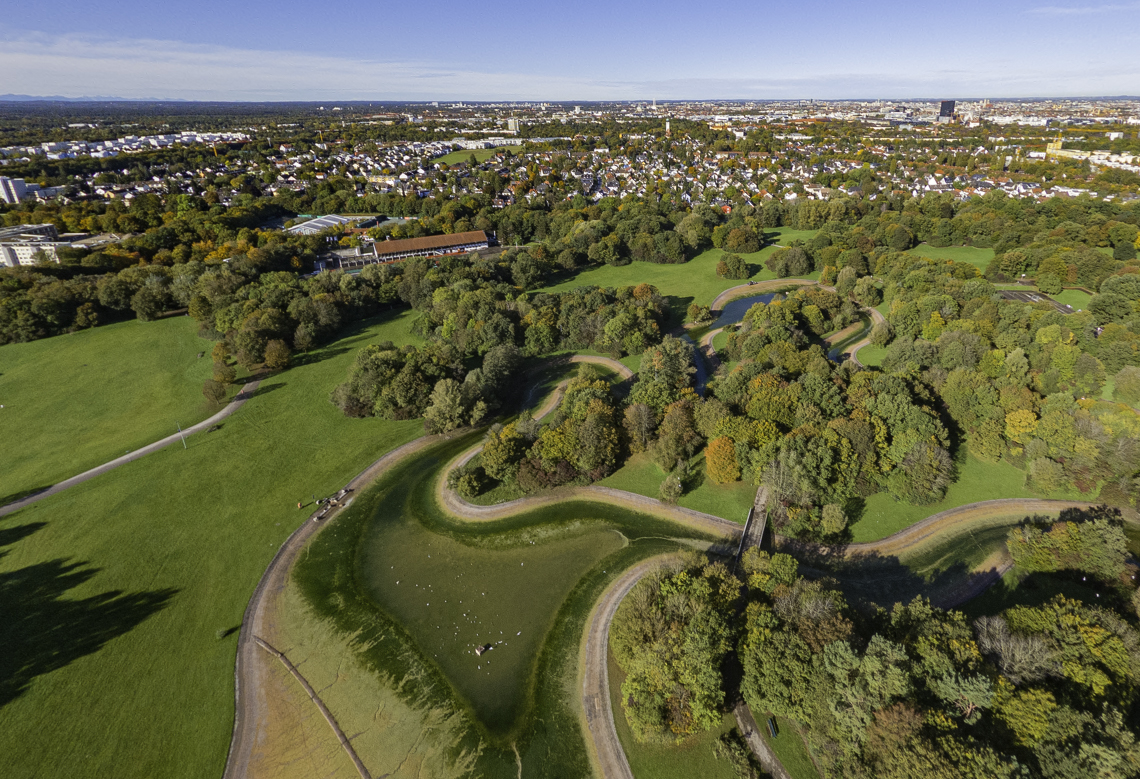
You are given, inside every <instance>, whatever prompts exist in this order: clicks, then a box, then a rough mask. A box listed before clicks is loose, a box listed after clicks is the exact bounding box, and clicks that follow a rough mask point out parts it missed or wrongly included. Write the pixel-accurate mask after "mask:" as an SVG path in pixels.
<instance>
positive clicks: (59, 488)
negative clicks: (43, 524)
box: [0, 381, 261, 517]
mask: <svg viewBox="0 0 1140 779" xmlns="http://www.w3.org/2000/svg"><path fill="white" fill-rule="evenodd" d="M259 384H261V382H260V381H251V382H250V383H249V384H246V385H245V386H244V387H242V388H241V392H239V393H238V394H237V395H235V396H234V399H233V400H231V401H230V402H229V403H227V404H226V406H225V408H223V409H222V410H221V411H219V412H218V413H217V414H214V415H213V416H212V417H210V418H209V419H204V420H202V421H201V422H199V423H198V424H196V425H191V426H190V427H188V428H186V429H185V430H183V431H182V432H181V433H175V434H173V435H168V436H167V437H166V438H162V439H160V440H158V441H155V442H154V443H153V444H147V445H146V446H144V447H143V448H141V449H136V450H134V451H133V452H129V453H127V454H124V455H123V456H122V457H116V458H115V459H114V460H110V461H109V462H105V463H103V464H102V465H97V466H95V467H94V468H92V469H91V470H88V471H84V472H83V473H81V474H79V475H78V476H72V477H71V478H70V479H64V480H63V481H61V482H59V483H58V484H53V485H52V486H50V487H48V488H46V489H43V490H40V491H39V492H35V493H32V494H31V495H28V496H27V497H24V498H20V499H19V500H17V501H13V502H12V503H8V504H6V505H4V506H0V517H3V516H7V515H8V514H11V513H13V512H15V511H19V510H20V509H22V508H26V507H27V506H30V505H32V504H33V503H36V502H37V501H41V500H43V499H44V498H50V497H51V496H52V495H56V494H58V493H60V492H63V491H64V490H66V489H68V488H69V487H74V486H75V485H77V484H82V483H83V482H85V481H90V480H91V479H94V478H95V477H96V476H102V475H103V474H104V473H107V471H113V470H114V469H116V468H118V467H119V466H120V465H126V464H127V463H129V462H134V461H135V460H138V459H139V458H141V457H146V456H147V455H148V454H153V453H154V452H157V451H158V450H159V449H165V448H166V447H168V446H170V445H171V444H174V443H177V442H178V441H180V440H182V439H183V438H184V437H186V436H190V435H193V434H194V433H199V432H201V431H203V430H206V429H208V428H210V427H212V426H214V425H216V424H218V423H219V422H221V421H222V420H223V419H225V418H226V417H228V416H230V415H231V414H233V413H234V412H235V411H237V410H238V409H239V408H241V407H242V406H244V405H245V402H246V401H247V400H249V399H250V398H251V397H253V393H254V391H255V390H256V389H257V387H258V385H259Z"/></svg>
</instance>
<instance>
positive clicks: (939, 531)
mask: <svg viewBox="0 0 1140 779" xmlns="http://www.w3.org/2000/svg"><path fill="white" fill-rule="evenodd" d="M811 283H814V282H811ZM755 286H756V285H753V287H755ZM571 361H573V362H593V363H598V364H602V365H606V366H607V367H610V368H612V369H613V370H615V371H617V372H618V373H619V374H620V375H622V376H623V377H626V378H628V377H629V376H631V375H632V371H630V370H629V369H628V368H625V366H621V365H620V363H616V361H613V360H610V359H608V358H604V357H593V356H584V355H578V356H575V357H574V358H571ZM560 388H561V385H560ZM559 399H560V392H559V391H556V392H554V393H551V396H550V397H549V398H547V400H546V401H545V402H544V403H543V405H542V407H541V408H539V409H536V412H538V413H536V415H535V416H536V418H537V417H541V416H543V415H545V414H548V413H550V412H551V411H553V409H554V408H555V407H556V406H557V403H558V400H559ZM458 434H459V433H458V431H456V432H455V433H452V434H449V435H448V436H425V437H423V438H420V439H417V440H415V441H412V442H410V443H408V444H405V445H404V446H402V447H399V448H398V449H396V450H393V451H392V452H390V453H388V454H387V455H385V456H384V457H382V458H380V459H379V460H377V461H376V462H375V463H373V464H372V465H371V466H370V467H369V468H368V469H366V470H365V471H363V472H362V473H361V474H359V475H358V476H356V477H355V478H354V479H352V481H350V482H349V483H348V485H347V487H346V489H348V490H350V491H353V492H355V491H359V490H360V489H363V488H364V487H366V486H368V485H369V484H371V483H372V482H373V481H375V480H376V479H377V478H378V477H379V476H380V475H381V474H383V473H384V472H386V471H387V470H388V469H390V468H392V467H393V466H394V465H396V464H397V463H399V462H402V461H404V460H406V459H407V458H410V457H413V456H415V455H417V454H418V453H420V452H421V451H423V450H424V449H426V448H428V447H429V446H431V445H433V444H436V443H438V442H440V441H444V440H449V439H450V438H454V437H455V436H456V435H458ZM480 449H481V446H477V447H472V448H471V449H469V450H467V451H466V452H464V453H462V454H461V455H459V456H458V457H456V458H455V459H453V460H452V462H451V463H449V464H448V466H447V467H446V468H444V469H443V471H442V472H441V475H440V477H439V480H438V486H437V493H438V496H439V499H440V503H441V505H442V506H443V507H444V509H445V510H446V511H447V512H448V513H450V514H452V515H453V516H455V517H456V518H459V519H464V520H468V521H476V522H479V521H486V520H491V519H499V518H502V517H506V516H511V515H514V514H518V513H521V512H524V511H530V510H533V509H536V508H540V507H542V506H546V505H550V504H553V503H558V502H562V501H565V500H569V499H574V498H578V499H586V500H591V501H600V502H606V503H612V504H616V505H619V506H623V507H626V508H630V509H633V510H635V511H639V512H644V513H651V514H654V515H657V516H661V517H663V518H667V519H669V520H672V521H674V522H679V523H682V524H684V525H687V526H689V527H692V528H694V529H697V530H700V531H703V532H710V531H711V532H714V533H716V534H718V535H723V536H727V537H728V538H729V539H733V540H735V539H736V538H738V537H739V534H740V532H741V530H742V528H741V526H740V525H739V524H737V523H735V522H731V521H729V520H726V519H722V518H720V517H714V516H712V515H709V514H703V513H701V512H696V511H691V510H688V509H683V508H679V507H676V506H668V505H666V504H663V503H661V502H660V501H657V500H654V499H652V498H647V497H645V496H643V495H637V494H634V493H629V492H625V491H623V490H616V489H612V488H607V487H599V486H596V485H592V486H588V487H575V488H566V489H560V490H554V491H551V492H549V493H547V494H544V495H539V496H528V497H524V498H520V499H518V500H513V501H509V502H507V503H503V504H499V505H493V506H477V505H474V504H471V503H469V502H467V501H465V500H463V499H462V498H460V497H459V496H458V495H457V494H456V493H455V492H454V491H453V490H450V489H448V488H447V484H446V474H447V473H448V472H449V471H450V470H451V469H452V468H454V467H456V466H457V465H458V464H460V463H462V462H465V461H466V460H469V459H470V458H471V457H474V456H475V455H476V454H477V453H478V451H479V450H480ZM348 503H351V498H350V499H349V500H348V501H347V502H346V503H345V504H344V505H348ZM1087 505H1089V504H1087V503H1079V502H1074V501H1050V500H1036V499H1033V500H1029V499H1024V500H1023V499H1016V500H1002V501H985V502H983V503H978V504H971V505H968V506H961V507H958V508H955V509H951V510H948V511H944V512H941V513H939V514H935V515H933V516H931V517H928V518H927V519H925V520H923V521H921V522H919V523H917V524H915V525H913V526H911V527H909V528H906V529H904V530H902V531H900V532H898V533H895V534H894V535H892V536H888V537H887V538H884V539H881V540H879V541H874V542H869V543H863V544H850V545H846V546H831V547H829V546H825V545H819V544H808V543H806V542H798V541H793V540H788V539H781V541H780V546H781V547H782V548H784V549H787V550H789V551H795V550H797V549H798V550H800V551H802V552H808V553H812V554H815V555H817V556H821V555H822V556H830V557H833V558H835V557H840V556H841V557H843V558H848V559H855V560H857V559H858V558H859V556H861V555H896V556H897V555H900V554H905V553H906V552H907V551H910V550H912V549H916V548H919V547H924V546H933V545H935V544H936V543H937V542H938V539H939V538H940V537H941V536H944V535H952V534H955V533H960V532H961V531H962V530H964V529H968V528H969V527H970V526H971V525H973V524H984V523H987V522H990V523H991V524H992V520H993V517H994V515H995V514H1002V515H1007V516H1009V515H1021V516H1024V515H1025V514H1031V513H1041V512H1049V513H1052V512H1055V511H1058V510H1060V509H1064V508H1069V507H1077V506H1087ZM338 510H339V507H338ZM331 517H335V513H333V514H331V515H330V520H326V521H309V520H307V521H305V522H304V524H303V525H302V526H301V527H299V528H298V529H297V530H296V531H295V532H294V533H293V535H291V536H290V537H289V539H288V540H287V541H286V542H285V544H283V545H282V547H281V549H280V550H279V552H278V554H277V556H276V557H275V558H274V560H273V561H272V563H271V564H270V566H269V568H268V569H267V571H266V573H265V575H264V576H263V577H262V580H261V582H260V583H259V584H258V587H257V589H256V590H255V592H254V595H253V597H252V598H251V600H250V603H249V606H248V608H247V610H246V614H245V617H244V619H243V621H242V626H241V633H240V637H239V649H238V659H237V664H236V668H235V694H236V713H235V721H234V734H233V739H232V743H231V749H230V754H229V758H228V761H227V765H226V772H225V776H226V777H227V779H236V777H241V776H244V775H245V771H246V768H247V767H248V765H249V760H250V756H251V753H252V750H253V749H254V746H255V743H256V740H257V738H258V733H259V732H260V729H261V727H262V723H261V719H262V718H263V716H264V714H263V710H264V705H265V703H264V699H263V690H262V687H263V686H264V685H265V680H266V679H267V675H268V668H267V663H268V662H269V660H270V659H271V658H270V657H269V656H268V655H267V654H266V653H265V652H263V651H262V652H258V651H256V647H257V644H256V638H257V636H258V635H259V633H260V632H261V631H263V630H265V629H266V628H267V626H271V625H272V624H274V622H275V620H276V609H277V608H278V596H279V595H280V593H281V592H282V591H283V590H284V587H285V585H286V583H287V581H288V577H289V575H290V572H291V569H292V567H293V564H294V563H295V562H296V560H297V557H298V555H299V554H300V552H301V551H302V549H304V548H305V545H306V544H307V543H308V541H309V540H310V539H311V538H312V537H313V536H315V535H316V534H317V533H318V532H319V531H320V530H321V529H322V528H323V527H325V526H327V525H328V524H329V523H330V521H331ZM313 518H316V515H313V517H311V518H310V520H311V519H313ZM660 562H661V557H658V558H653V559H650V560H646V561H643V562H641V563H638V564H637V565H636V566H634V567H633V568H631V569H629V570H628V571H626V572H625V573H623V574H622V575H621V576H620V577H619V579H618V580H616V581H615V582H614V583H613V584H612V585H611V586H610V587H609V588H608V589H607V591H606V593H605V594H604V595H603V596H602V598H601V599H600V600H599V601H598V603H597V604H596V606H595V608H594V610H593V612H592V614H591V617H590V622H589V628H588V630H587V632H586V634H585V636H584V639H583V646H584V649H585V651H584V653H583V658H582V663H583V666H584V674H585V676H584V679H585V681H584V682H583V693H582V694H583V706H584V715H585V720H586V724H587V730H588V731H589V733H590V738H591V741H592V744H593V752H594V755H595V757H596V759H597V761H598V763H599V768H600V769H601V771H602V775H603V776H605V777H622V778H623V779H626V778H627V777H629V776H630V774H629V768H628V762H626V761H625V758H624V752H623V751H622V749H621V746H620V742H618V740H617V732H616V728H615V726H614V722H613V712H612V709H611V708H610V704H609V695H608V678H607V675H606V671H605V664H606V646H607V643H606V634H607V633H608V626H609V622H610V620H611V619H612V616H613V613H614V612H615V611H616V608H617V606H618V605H619V604H620V602H621V598H622V597H624V595H625V594H626V593H628V591H629V590H630V589H631V588H632V587H633V586H634V585H635V584H636V582H637V581H638V580H639V579H640V577H641V576H642V575H644V574H645V573H646V572H647V571H648V570H650V569H652V568H653V567H654V566H655V565H658V564H660ZM999 577H1000V574H999V576H993V577H985V578H984V581H983V580H979V579H975V580H973V581H971V582H968V583H967V584H968V585H969V586H968V587H967V588H962V587H957V588H954V589H953V591H952V592H948V593H946V594H947V596H949V598H950V599H951V600H954V601H956V602H961V601H964V600H967V599H968V598H969V597H972V596H973V595H976V594H977V593H978V592H980V591H981V590H984V589H985V587H988V586H989V585H990V584H992V583H993V581H996V579H997V578H999Z"/></svg>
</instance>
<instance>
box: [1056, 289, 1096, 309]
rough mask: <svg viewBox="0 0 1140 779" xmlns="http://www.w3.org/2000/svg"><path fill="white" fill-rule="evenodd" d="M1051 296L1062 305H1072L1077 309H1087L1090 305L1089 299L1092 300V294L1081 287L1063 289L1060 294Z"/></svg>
mask: <svg viewBox="0 0 1140 779" xmlns="http://www.w3.org/2000/svg"><path fill="white" fill-rule="evenodd" d="M1049 297H1051V298H1053V300H1056V301H1057V302H1058V303H1060V304H1061V305H1064V306H1072V307H1073V309H1074V310H1076V311H1083V310H1085V309H1087V308H1088V307H1089V301H1090V300H1092V295H1090V294H1089V293H1087V292H1085V291H1084V290H1080V289H1065V290H1061V293H1060V294H1058V295H1050V296H1049Z"/></svg>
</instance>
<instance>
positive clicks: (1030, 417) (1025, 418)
mask: <svg viewBox="0 0 1140 779" xmlns="http://www.w3.org/2000/svg"><path fill="white" fill-rule="evenodd" d="M1036 431H1037V415H1036V414H1034V413H1033V412H1032V411H1029V410H1027V409H1018V410H1017V411H1011V412H1009V413H1008V414H1006V415H1005V436H1006V438H1008V439H1010V440H1011V441H1017V442H1018V443H1023V444H1024V443H1028V441H1029V439H1030V438H1032V437H1033V434H1034V433H1035V432H1036Z"/></svg>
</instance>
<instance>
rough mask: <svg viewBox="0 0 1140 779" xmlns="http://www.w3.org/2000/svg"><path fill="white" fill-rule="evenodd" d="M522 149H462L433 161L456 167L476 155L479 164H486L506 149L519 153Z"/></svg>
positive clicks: (511, 147) (515, 147)
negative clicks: (456, 164) (458, 163)
mask: <svg viewBox="0 0 1140 779" xmlns="http://www.w3.org/2000/svg"><path fill="white" fill-rule="evenodd" d="M520 148H521V147H519V146H496V147H495V148H493V149H460V150H459V151H453V152H451V153H450V154H445V155H443V156H442V157H436V158H435V159H434V160H432V164H438V165H454V164H455V163H457V162H467V161H468V160H469V159H471V155H472V154H474V155H475V160H476V161H477V162H486V161H487V160H489V159H491V158H492V157H494V156H495V155H496V154H498V153H499V152H501V151H503V150H504V149H510V150H512V151H515V152H517V151H518V150H519V149H520Z"/></svg>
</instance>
